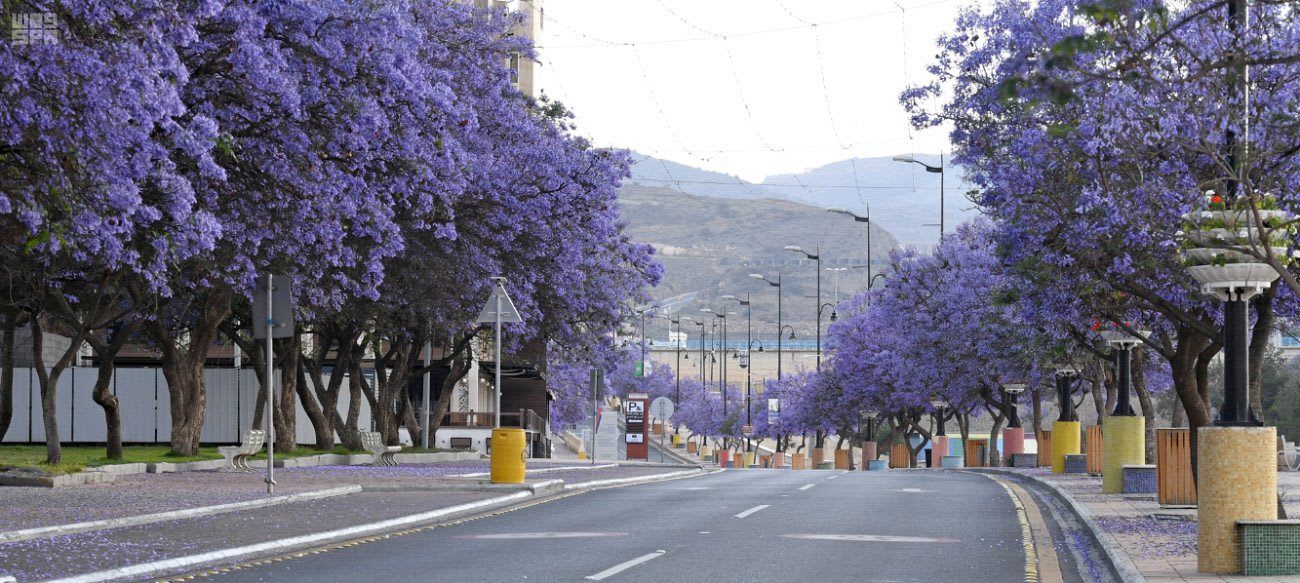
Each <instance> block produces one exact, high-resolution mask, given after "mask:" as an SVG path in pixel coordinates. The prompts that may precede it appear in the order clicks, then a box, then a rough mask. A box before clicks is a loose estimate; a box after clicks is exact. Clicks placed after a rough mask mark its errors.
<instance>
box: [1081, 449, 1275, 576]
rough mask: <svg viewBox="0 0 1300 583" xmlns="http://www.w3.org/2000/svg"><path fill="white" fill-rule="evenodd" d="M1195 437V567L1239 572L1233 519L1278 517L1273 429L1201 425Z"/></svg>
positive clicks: (1239, 563)
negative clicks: (1197, 439) (1196, 441)
mask: <svg viewBox="0 0 1300 583" xmlns="http://www.w3.org/2000/svg"><path fill="white" fill-rule="evenodd" d="M1108 431H1109V430H1108ZM1198 437H1199V441H1198V443H1197V461H1198V464H1197V465H1198V469H1197V473H1198V476H1199V478H1198V480H1197V496H1198V498H1197V537H1196V538H1197V541H1196V542H1197V570H1199V571H1201V572H1203V573H1240V572H1241V560H1240V557H1239V549H1238V548H1237V521H1238V520H1273V519H1276V518H1277V429H1275V428H1273V427H1202V428H1200V433H1199V434H1198ZM1106 439H1107V440H1109V439H1110V435H1109V434H1107V436H1106Z"/></svg>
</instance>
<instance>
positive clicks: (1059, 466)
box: [1051, 421, 1082, 474]
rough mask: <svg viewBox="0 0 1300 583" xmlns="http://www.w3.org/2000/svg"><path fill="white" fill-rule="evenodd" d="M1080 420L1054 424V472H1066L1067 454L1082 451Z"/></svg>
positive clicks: (1052, 450)
mask: <svg viewBox="0 0 1300 583" xmlns="http://www.w3.org/2000/svg"><path fill="white" fill-rule="evenodd" d="M1079 430H1080V424H1079V422H1078V421H1057V422H1055V423H1053V424H1052V449H1051V452H1052V473H1053V474H1064V473H1065V456H1067V455H1074V454H1077V453H1079V451H1080V445H1081V443H1080V441H1081V439H1080V438H1081V437H1082V436H1081V435H1079Z"/></svg>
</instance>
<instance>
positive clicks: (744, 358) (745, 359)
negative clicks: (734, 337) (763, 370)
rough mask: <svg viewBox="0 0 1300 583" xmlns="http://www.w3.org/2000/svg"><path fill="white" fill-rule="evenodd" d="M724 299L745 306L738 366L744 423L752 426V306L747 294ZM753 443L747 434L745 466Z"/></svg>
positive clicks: (750, 461) (747, 463) (751, 451)
mask: <svg viewBox="0 0 1300 583" xmlns="http://www.w3.org/2000/svg"><path fill="white" fill-rule="evenodd" d="M722 299H724V300H735V301H736V302H739V303H740V305H742V306H745V352H744V354H743V355H741V361H740V368H743V369H745V425H746V426H749V427H753V425H754V418H753V409H752V405H753V394H754V382H753V381H754V377H753V371H752V370H751V367H750V366H749V349H750V347H752V346H753V345H754V306H753V305H752V304H750V301H749V300H750V298H749V294H745V299H743V300H742V299H740V298H738V297H736V296H734V295H731V294H727V295H725V296H722ZM753 451H754V444H753V442H752V441H751V440H750V439H749V437H748V436H746V437H745V452H746V456H745V457H746V458H748V459H746V460H745V466H746V467H748V466H749V465H750V464H751V463H752V462H753V459H752V458H753V457H754V456H753Z"/></svg>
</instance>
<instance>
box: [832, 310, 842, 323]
mask: <svg viewBox="0 0 1300 583" xmlns="http://www.w3.org/2000/svg"><path fill="white" fill-rule="evenodd" d="M838 319H840V315H839V313H837V312H836V311H835V310H831V321H832V322H834V321H836V320H838Z"/></svg>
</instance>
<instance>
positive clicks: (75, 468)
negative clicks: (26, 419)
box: [0, 445, 357, 475]
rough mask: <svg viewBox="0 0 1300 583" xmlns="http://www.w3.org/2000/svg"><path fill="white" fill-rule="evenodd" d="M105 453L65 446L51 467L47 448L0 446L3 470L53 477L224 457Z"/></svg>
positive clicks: (151, 449) (163, 451) (159, 450)
mask: <svg viewBox="0 0 1300 583" xmlns="http://www.w3.org/2000/svg"><path fill="white" fill-rule="evenodd" d="M105 452H106V450H105V448H104V446H102V445H96V446H89V445H76V446H68V445H65V446H63V461H61V462H59V463H57V464H53V465H51V464H47V463H45V446H43V445H3V446H0V468H3V467H18V468H36V469H39V470H42V471H45V472H47V473H49V474H52V475H61V474H71V473H75V472H79V471H81V470H84V469H86V468H88V467H95V466H103V465H111V464H130V463H159V462H170V463H184V462H197V461H203V460H214V459H221V454H219V453H217V448H215V447H205V448H201V449H199V453H198V455H193V456H177V455H172V454H171V451H170V448H169V447H168V446H165V445H132V446H127V447H125V448H123V449H122V459H120V460H110V459H108V458H106V457H104V455H105ZM320 453H327V452H320V451H316V450H314V449H311V448H310V447H299V448H298V449H296V450H294V451H292V452H289V453H282V452H278V451H277V452H275V456H276V457H278V458H293V457H303V456H309V455H317V454H320ZM328 453H338V454H349V453H357V452H353V451H349V450H348V449H347V448H345V447H343V446H335V448H334V449H333V450H332V451H331V452H328ZM253 459H266V453H265V452H263V453H261V454H259V455H257V456H254V458H253Z"/></svg>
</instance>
